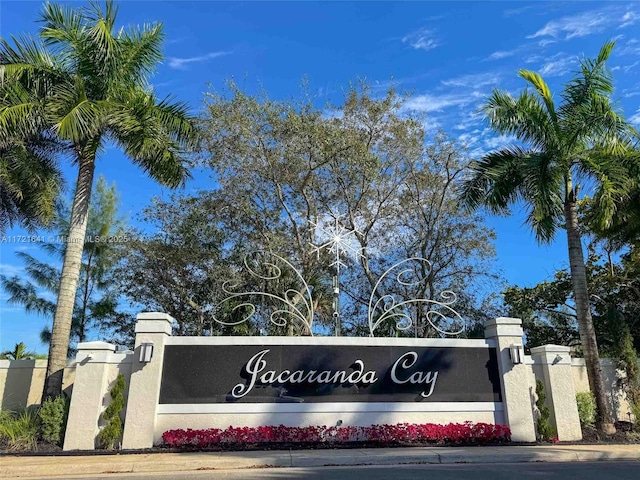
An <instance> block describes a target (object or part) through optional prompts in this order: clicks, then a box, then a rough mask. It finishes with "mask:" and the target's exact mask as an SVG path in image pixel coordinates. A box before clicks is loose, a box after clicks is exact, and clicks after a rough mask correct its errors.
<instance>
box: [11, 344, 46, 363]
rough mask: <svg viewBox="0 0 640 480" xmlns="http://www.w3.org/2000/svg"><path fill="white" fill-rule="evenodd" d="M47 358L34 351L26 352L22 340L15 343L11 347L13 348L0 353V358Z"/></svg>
mask: <svg viewBox="0 0 640 480" xmlns="http://www.w3.org/2000/svg"><path fill="white" fill-rule="evenodd" d="M43 358H47V356H46V355H40V354H38V353H36V352H28V351H27V346H26V345H25V344H24V342H20V343H16V346H15V347H13V350H5V351H4V352H2V353H0V359H2V360H32V359H37V360H40V359H43Z"/></svg>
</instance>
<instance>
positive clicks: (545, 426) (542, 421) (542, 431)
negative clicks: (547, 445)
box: [536, 380, 556, 442]
mask: <svg viewBox="0 0 640 480" xmlns="http://www.w3.org/2000/svg"><path fill="white" fill-rule="evenodd" d="M536 396H537V397H538V399H537V400H536V407H537V408H538V421H537V422H536V430H537V431H538V437H539V438H540V439H542V440H545V441H547V442H549V441H551V440H553V439H554V437H555V436H556V431H555V429H554V428H553V425H551V422H550V421H549V417H550V416H551V411H550V410H549V407H547V405H546V404H545V400H546V399H547V396H546V395H545V393H544V385H543V384H542V382H541V381H540V380H538V381H537V382H536Z"/></svg>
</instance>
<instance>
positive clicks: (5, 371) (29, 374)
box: [0, 360, 76, 410]
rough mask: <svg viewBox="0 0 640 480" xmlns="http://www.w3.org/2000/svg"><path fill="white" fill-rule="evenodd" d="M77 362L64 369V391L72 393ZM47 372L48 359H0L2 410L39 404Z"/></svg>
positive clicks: (18, 408)
mask: <svg viewBox="0 0 640 480" xmlns="http://www.w3.org/2000/svg"><path fill="white" fill-rule="evenodd" d="M75 370H76V368H75V362H74V361H71V362H69V364H68V365H67V367H66V368H65V370H64V378H63V384H62V388H63V392H65V393H66V394H68V395H71V391H72V389H73V382H74V380H75ZM46 372H47V361H46V360H0V410H20V409H22V408H25V407H28V406H30V405H38V404H39V403H40V398H41V396H42V389H43V387H44V377H45V375H46Z"/></svg>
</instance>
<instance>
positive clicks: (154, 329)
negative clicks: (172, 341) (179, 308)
mask: <svg viewBox="0 0 640 480" xmlns="http://www.w3.org/2000/svg"><path fill="white" fill-rule="evenodd" d="M137 319H138V322H137V323H136V328H135V332H136V333H164V334H165V335H171V325H172V324H173V322H175V319H174V318H173V317H172V316H171V315H169V314H168V313H163V312H142V313H139V314H138V316H137Z"/></svg>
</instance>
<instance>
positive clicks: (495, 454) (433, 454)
mask: <svg viewBox="0 0 640 480" xmlns="http://www.w3.org/2000/svg"><path fill="white" fill-rule="evenodd" d="M606 460H635V461H640V445H554V446H520V447H511V446H508V447H433V448H429V447H414V448H386V449H385V448H381V449H352V450H349V449H344V450H294V451H285V450H281V451H267V452H265V451H259V452H220V453H218V452H211V453H153V454H135V455H110V456H60V457H55V456H52V457H7V456H5V457H2V458H0V478H5V479H9V478H20V479H27V478H34V477H39V478H44V477H49V478H56V477H65V478H66V477H70V476H75V475H98V474H101V473H132V472H137V473H154V472H155V473H159V472H186V471H196V470H229V469H243V468H265V467H281V468H286V467H322V466H348V465H402V464H429V463H431V464H456V463H467V464H468V463H528V462H593V461H606Z"/></svg>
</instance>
